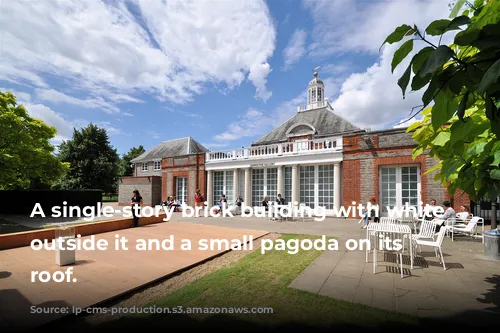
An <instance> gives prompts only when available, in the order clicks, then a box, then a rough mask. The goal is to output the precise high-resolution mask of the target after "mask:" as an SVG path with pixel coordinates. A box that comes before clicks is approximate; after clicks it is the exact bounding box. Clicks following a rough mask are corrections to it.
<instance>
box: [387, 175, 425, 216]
mask: <svg viewBox="0 0 500 333" xmlns="http://www.w3.org/2000/svg"><path fill="white" fill-rule="evenodd" d="M379 188H380V203H379V205H380V209H381V213H382V216H387V215H388V207H389V208H390V209H391V211H393V212H394V211H395V208H396V209H397V212H402V209H403V208H404V207H405V206H406V204H408V206H409V207H414V208H415V209H417V210H418V205H419V203H420V201H421V182H420V167H419V166H418V165H405V166H383V167H381V168H380V187H379Z"/></svg>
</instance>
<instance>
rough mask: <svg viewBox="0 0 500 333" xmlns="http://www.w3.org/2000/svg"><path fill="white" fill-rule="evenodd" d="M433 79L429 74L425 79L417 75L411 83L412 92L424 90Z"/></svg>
mask: <svg viewBox="0 0 500 333" xmlns="http://www.w3.org/2000/svg"><path fill="white" fill-rule="evenodd" d="M431 78H432V74H427V75H426V76H424V77H421V76H420V75H418V74H417V75H415V76H414V77H413V79H412V81H411V90H413V91H417V90H420V89H422V88H423V87H425V85H426V84H427V83H429V81H430V80H431Z"/></svg>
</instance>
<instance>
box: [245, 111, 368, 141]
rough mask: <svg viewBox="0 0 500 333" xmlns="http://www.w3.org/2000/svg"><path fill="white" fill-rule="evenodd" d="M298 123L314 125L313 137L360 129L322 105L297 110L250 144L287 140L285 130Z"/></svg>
mask: <svg viewBox="0 0 500 333" xmlns="http://www.w3.org/2000/svg"><path fill="white" fill-rule="evenodd" d="M298 124H309V125H311V126H312V127H314V128H315V129H316V133H315V134H314V137H326V136H336V135H339V134H343V133H348V132H354V131H360V130H361V129H360V128H359V127H357V126H355V125H353V124H351V123H350V122H348V121H347V120H345V119H344V118H342V117H340V116H338V115H336V114H335V113H333V111H330V110H329V109H328V108H327V107H324V108H321V109H314V110H308V111H301V112H297V113H296V114H295V116H293V117H292V118H290V119H288V120H287V121H286V122H284V123H283V124H281V125H280V126H278V127H276V128H275V129H274V130H272V131H271V132H269V133H267V134H266V135H264V136H263V137H261V138H260V139H258V140H257V141H255V142H254V143H253V144H252V145H263V144H271V143H277V142H284V141H288V136H287V131H288V130H289V129H290V128H292V127H294V126H296V125H298Z"/></svg>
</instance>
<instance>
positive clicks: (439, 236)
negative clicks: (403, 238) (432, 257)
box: [415, 227, 447, 270]
mask: <svg viewBox="0 0 500 333" xmlns="http://www.w3.org/2000/svg"><path fill="white" fill-rule="evenodd" d="M446 232H447V229H446V228H444V227H443V228H441V229H440V230H439V232H438V234H437V237H436V239H435V240H432V241H428V240H422V239H416V240H415V242H416V243H417V245H419V246H420V247H422V246H430V247H433V248H434V253H435V254H436V258H439V260H440V261H439V263H440V264H441V263H442V264H443V268H444V269H445V270H446V265H445V263H444V258H443V250H442V249H441V246H442V245H443V239H444V236H445V233H446ZM438 251H439V253H438Z"/></svg>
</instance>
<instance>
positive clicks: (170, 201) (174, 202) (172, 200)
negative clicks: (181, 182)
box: [161, 196, 181, 212]
mask: <svg viewBox="0 0 500 333" xmlns="http://www.w3.org/2000/svg"><path fill="white" fill-rule="evenodd" d="M161 204H162V205H163V206H167V208H168V209H170V208H172V207H173V208H174V212H177V211H179V209H180V207H181V202H180V201H179V200H178V199H177V197H176V196H168V197H167V200H164V201H163V202H162V203H161Z"/></svg>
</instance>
